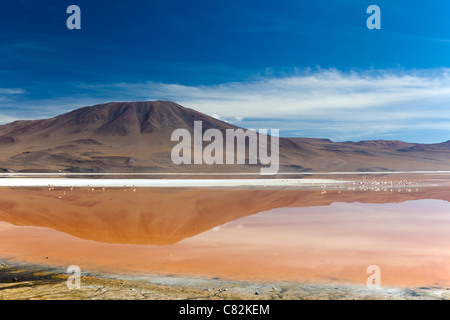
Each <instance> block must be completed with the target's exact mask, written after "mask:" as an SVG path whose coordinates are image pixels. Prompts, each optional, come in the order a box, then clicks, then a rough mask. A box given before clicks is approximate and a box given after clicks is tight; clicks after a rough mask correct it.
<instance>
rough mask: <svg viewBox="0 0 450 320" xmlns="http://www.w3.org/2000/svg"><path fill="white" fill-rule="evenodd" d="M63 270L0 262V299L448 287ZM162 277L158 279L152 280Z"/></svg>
mask: <svg viewBox="0 0 450 320" xmlns="http://www.w3.org/2000/svg"><path fill="white" fill-rule="evenodd" d="M68 277H69V275H68V274H66V273H64V271H63V270H57V269H51V268H48V267H44V266H38V265H30V264H19V263H13V262H10V261H0V300H85V299H88V300H113V299H119V300H128V299H130V300H179V299H188V300H210V299H219V300H225V299H234V300H450V290H448V288H447V289H446V290H433V289H431V288H420V289H408V288H404V289H402V288H387V287H381V288H378V289H368V288H366V287H363V286H355V285H346V284H339V285H336V284H333V285H331V284H306V283H305V284H295V283H247V282H230V281H222V280H217V279H197V278H177V277H174V278H166V279H162V278H157V277H153V278H146V279H143V278H137V277H136V278H134V279H133V278H130V277H122V278H117V277H111V276H106V275H82V277H81V288H80V289H78V290H76V289H74V290H69V289H67V284H66V283H67V279H68ZM158 282H162V283H158Z"/></svg>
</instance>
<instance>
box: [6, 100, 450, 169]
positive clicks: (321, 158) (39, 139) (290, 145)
mask: <svg viewBox="0 0 450 320" xmlns="http://www.w3.org/2000/svg"><path fill="white" fill-rule="evenodd" d="M194 121H202V124H203V130H206V129H209V128H216V129H219V130H220V131H222V132H225V130H226V129H236V128H237V127H236V126H233V125H231V124H228V123H225V122H222V121H220V120H217V119H215V118H213V117H210V116H208V115H205V114H203V113H200V112H197V111H195V110H192V109H188V108H184V107H182V106H180V105H178V104H176V103H173V102H168V101H148V102H121V103H115V102H113V103H107V104H101V105H96V106H91V107H84V108H81V109H77V110H74V111H71V112H68V113H65V114H62V115H60V116H57V117H54V118H51V119H43V120H29V121H15V122H12V123H9V124H6V125H2V126H0V148H1V151H2V152H1V153H0V168H2V170H3V171H39V172H46V171H50V172H57V171H58V170H65V171H70V172H259V167H258V166H257V165H212V166H210V165H180V166H177V165H174V164H173V163H172V161H171V157H170V153H171V150H172V148H173V147H174V146H175V145H176V144H177V143H178V142H173V141H171V134H172V132H173V131H174V130H175V129H178V128H183V129H187V130H188V131H190V132H191V133H193V125H194ZM207 144H208V143H205V144H204V145H205V146H206V145H207ZM391 170H450V142H449V141H447V142H444V143H440V144H415V143H405V142H401V141H383V140H377V141H361V142H341V143H334V142H332V141H330V140H326V139H310V138H280V172H304V171H391Z"/></svg>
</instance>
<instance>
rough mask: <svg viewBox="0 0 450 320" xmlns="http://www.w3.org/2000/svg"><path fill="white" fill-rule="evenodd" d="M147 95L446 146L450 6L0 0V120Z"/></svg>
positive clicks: (256, 123)
mask: <svg viewBox="0 0 450 320" xmlns="http://www.w3.org/2000/svg"><path fill="white" fill-rule="evenodd" d="M71 4H75V5H78V6H79V7H80V8H81V26H82V29H81V30H68V29H67V28H66V19H67V18H68V16H69V15H68V14H66V8H67V7H68V6H69V5H71ZM372 4H376V5H378V6H379V7H380V8H381V30H369V29H368V28H367V27H366V20H367V18H368V17H369V15H368V14H367V13H366V9H367V7H368V6H369V5H372ZM156 99H161V100H172V101H175V102H178V103H180V104H182V105H184V106H187V107H191V108H194V109H197V110H199V111H202V112H205V113H207V114H210V115H214V116H215V117H217V118H220V119H223V120H226V121H229V122H232V123H234V124H236V125H239V126H244V127H247V128H255V129H259V128H273V129H276V128H278V129H280V134H281V135H283V136H308V137H317V138H330V139H332V140H334V141H345V140H367V139H398V140H404V141H412V142H427V143H432V142H441V141H446V140H450V1H447V0H430V1H414V0H409V1H405V0H396V1H387V0H371V1H366V0H339V1H338V0H328V1H320V0H317V1H301V0H291V1H282V0H281V1H273V0H272V1H264V0H259V1H253V0H240V1H235V0H228V1H219V0H208V1H206V0H204V1H202V0H192V1H186V0H184V1H177V0H164V1H148V0H147V1H144V0H129V1H113V0H109V1H104V0H96V1H85V0H71V1H65V0H54V1H50V0H42V1H34V0H3V1H2V3H1V10H0V122H1V123H6V122H9V121H12V120H16V119H35V118H43V117H51V116H55V115H58V114H60V113H63V112H67V111H70V110H73V109H75V108H78V107H82V106H86V105H93V104H97V103H104V102H109V101H132V100H138V101H142V100H156Z"/></svg>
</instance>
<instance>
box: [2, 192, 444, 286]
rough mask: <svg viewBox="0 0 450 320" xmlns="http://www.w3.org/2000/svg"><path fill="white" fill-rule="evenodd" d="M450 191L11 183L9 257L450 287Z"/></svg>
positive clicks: (260, 277)
mask: <svg viewBox="0 0 450 320" xmlns="http://www.w3.org/2000/svg"><path fill="white" fill-rule="evenodd" d="M449 191H450V189H449V188H448V187H442V186H441V187H429V188H423V189H421V190H409V191H406V190H404V191H401V192H397V191H394V192H373V191H366V192H362V191H357V190H356V191H352V190H349V191H344V192H340V191H339V192H337V191H328V193H326V194H323V193H321V192H320V191H318V190H298V189H292V188H291V189H290V188H275V189H270V190H268V189H248V188H247V189H242V188H241V189H238V188H229V189H201V188H138V189H137V190H132V189H129V190H126V191H125V190H122V189H106V190H95V192H94V191H91V190H88V189H86V188H84V189H83V188H79V189H73V190H70V189H68V188H65V189H62V188H61V189H55V190H47V189H46V188H0V195H1V200H0V256H1V257H3V258H8V259H11V260H15V261H25V262H30V263H37V264H42V265H51V266H61V267H65V268H66V267H67V266H69V265H78V266H79V267H80V268H81V269H82V270H83V271H93V272H104V273H113V274H127V275H143V274H149V275H163V276H167V275H175V276H195V277H197V276H198V277H208V278H222V279H231V280H249V281H294V282H297V281H298V282H313V283H355V284H361V285H364V284H365V283H366V280H367V278H368V277H369V274H368V273H367V268H368V266H370V265H377V266H379V267H380V270H381V284H382V285H385V286H423V287H430V288H447V287H449V286H450V203H449V202H448V200H449V198H450V192H449Z"/></svg>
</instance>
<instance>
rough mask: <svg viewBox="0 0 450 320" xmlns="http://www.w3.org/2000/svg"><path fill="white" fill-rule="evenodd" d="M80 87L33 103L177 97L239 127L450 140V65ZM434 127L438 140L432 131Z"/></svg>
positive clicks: (67, 105) (65, 105) (57, 108)
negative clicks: (219, 81) (210, 81)
mask: <svg viewBox="0 0 450 320" xmlns="http://www.w3.org/2000/svg"><path fill="white" fill-rule="evenodd" d="M76 87H77V89H78V91H79V92H82V96H72V97H67V98H59V99H58V100H55V99H54V100H52V99H49V100H47V101H33V105H34V106H36V107H40V108H41V110H46V111H45V113H46V114H48V113H49V112H50V111H53V112H54V113H55V114H54V115H57V114H59V113H62V112H64V111H69V110H72V109H74V108H76V107H81V106H86V105H93V104H96V103H105V102H110V101H142V100H171V101H174V102H177V103H179V104H181V105H183V106H185V107H189V108H192V109H195V110H198V111H200V112H203V113H206V114H209V115H213V116H214V117H216V118H217V119H220V120H223V121H227V122H230V123H239V124H238V125H240V126H244V127H255V128H279V129H280V130H281V131H280V134H282V135H283V133H282V131H287V132H289V134H290V135H301V136H314V137H323V138H331V139H333V140H335V139H336V140H344V139H351V140H358V139H365V138H384V137H387V136H389V137H392V138H396V139H407V138H408V137H409V135H408V136H406V138H405V135H403V133H402V132H406V131H411V130H413V131H415V132H416V133H415V134H416V137H414V139H416V140H419V138H421V137H423V138H421V140H422V141H425V140H427V141H431V140H438V141H444V140H448V139H449V138H450V127H449V126H447V124H449V123H450V69H446V68H442V69H434V70H412V71H403V70H377V71H374V70H369V71H352V72H341V71H339V70H336V69H326V70H324V69H318V70H316V71H311V70H305V71H299V72H296V73H295V74H293V75H287V76H273V75H272V74H270V75H266V76H260V77H258V78H254V79H252V80H248V81H244V82H229V83H222V84H217V85H207V86H206V85H200V86H187V85H180V84H170V83H156V82H146V83H114V84H102V85H92V84H77V85H76ZM2 90H3V91H2ZM5 90H6V91H5ZM8 90H13V91H8ZM14 90H16V89H1V88H0V94H1V93H2V92H3V93H4V94H6V93H8V92H9V94H10V95H9V96H10V97H11V96H13V95H12V93H21V89H17V92H15V91H14ZM87 97H89V98H87ZM29 105H30V104H28V105H26V107H27V108H28V109H29ZM46 106H48V108H47V107H46ZM18 107H20V106H18ZM24 108H25V106H24ZM29 114H31V113H29ZM41 115H43V112H41V113H40V114H39V116H41ZM258 121H259V122H258ZM431 131H434V136H433V137H431V136H428V135H429V134H430V132H431ZM437 131H439V135H440V136H439V137H438V136H437V134H438V133H436V132H437ZM411 139H413V138H411ZM438 141H436V142H438Z"/></svg>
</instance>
